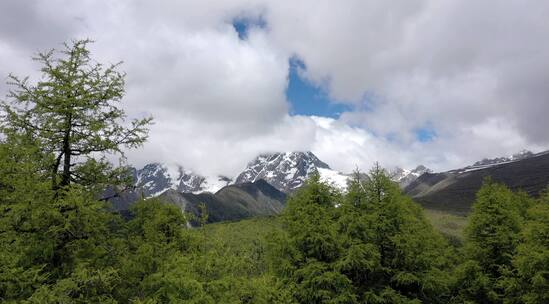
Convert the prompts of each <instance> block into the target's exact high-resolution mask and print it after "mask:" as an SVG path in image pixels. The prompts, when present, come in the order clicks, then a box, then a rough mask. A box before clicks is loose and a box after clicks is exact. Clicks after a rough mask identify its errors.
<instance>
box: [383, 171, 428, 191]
mask: <svg viewBox="0 0 549 304" xmlns="http://www.w3.org/2000/svg"><path fill="white" fill-rule="evenodd" d="M431 172H432V170H431V169H428V168H427V167H425V166H423V165H419V166H417V167H416V168H415V169H412V170H408V169H402V168H400V167H396V168H395V169H394V170H392V171H390V172H389V176H390V177H391V179H392V180H393V181H395V182H397V183H398V184H399V185H400V187H401V188H402V189H404V188H406V187H407V186H408V185H409V184H411V183H412V182H413V181H415V180H416V179H417V178H418V177H420V176H421V175H423V174H424V173H431Z"/></svg>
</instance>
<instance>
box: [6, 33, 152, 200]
mask: <svg viewBox="0 0 549 304" xmlns="http://www.w3.org/2000/svg"><path fill="white" fill-rule="evenodd" d="M90 42H91V41H90V40H77V41H74V42H72V43H70V44H65V45H64V49H63V50H62V51H57V52H56V51H55V50H51V51H49V52H44V53H39V54H38V57H36V58H35V60H36V61H38V62H39V63H40V64H41V65H42V67H41V72H42V77H41V80H40V81H38V82H37V83H36V84H31V83H30V82H29V80H28V77H26V78H19V77H16V76H13V75H10V81H9V82H8V84H9V85H11V88H12V89H11V90H10V94H9V95H8V98H9V100H8V101H4V102H2V110H3V111H4V113H5V115H4V117H3V120H4V121H3V123H2V125H1V128H2V129H4V132H8V133H11V134H26V136H28V137H30V138H32V139H33V140H34V141H37V143H38V144H39V146H40V147H41V148H42V150H43V151H44V152H45V153H51V154H52V155H53V159H52V160H51V162H50V163H49V164H48V166H47V168H45V169H47V170H48V172H49V173H50V176H51V183H52V188H53V189H54V190H57V189H60V188H62V187H65V186H68V185H69V184H71V183H73V182H74V183H77V184H80V185H87V186H94V187H101V186H105V185H109V184H117V183H118V182H120V180H121V174H122V172H121V171H120V170H115V169H114V168H112V166H111V165H110V164H109V163H108V162H107V161H106V159H105V154H106V153H110V154H116V153H122V152H123V150H122V149H123V148H124V147H129V148H134V147H138V146H140V145H141V144H142V143H143V142H144V141H145V140H146V138H147V131H148V130H147V125H148V124H149V123H150V122H151V118H144V119H134V120H132V121H131V125H130V126H126V125H125V118H126V116H125V113H124V110H123V109H122V108H121V107H120V102H121V100H122V97H123V95H124V76H125V75H124V74H123V73H121V72H119V71H118V67H119V64H114V65H110V66H106V67H105V66H103V65H102V64H100V63H96V62H95V61H94V60H93V59H92V58H91V56H90V51H89V50H88V45H89V43H90Z"/></svg>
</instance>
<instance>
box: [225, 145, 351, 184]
mask: <svg viewBox="0 0 549 304" xmlns="http://www.w3.org/2000/svg"><path fill="white" fill-rule="evenodd" d="M315 171H318V172H319V174H320V177H321V180H323V181H326V182H328V183H332V184H334V185H336V186H338V187H340V188H341V189H345V188H346V186H347V176H346V175H344V174H341V173H339V172H337V171H334V170H332V169H330V167H329V166H328V165H327V164H326V163H324V162H322V161H321V160H320V159H318V157H316V155H314V154H313V153H312V152H285V153H270V154H262V155H260V156H258V157H257V158H256V159H255V160H253V161H252V162H250V163H249V164H248V166H247V167H246V169H245V170H244V171H243V172H242V173H240V175H238V177H237V178H236V179H235V183H236V184H240V183H245V182H255V181H257V180H259V179H264V180H265V181H267V182H268V183H269V184H271V185H273V186H274V187H275V188H277V189H279V190H280V191H282V192H286V193H288V192H292V191H294V190H296V189H298V188H299V187H301V186H303V184H304V183H305V181H306V180H307V178H309V176H310V175H311V174H312V173H313V172H315Z"/></svg>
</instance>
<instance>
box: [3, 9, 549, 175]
mask: <svg viewBox="0 0 549 304" xmlns="http://www.w3.org/2000/svg"><path fill="white" fill-rule="evenodd" d="M547 15H549V5H548V4H547V3H546V2H544V1H526V2H525V1H505V2H501V1H495V0H493V1H481V2H463V1H457V0H450V1H444V2H441V1H435V0H411V1H405V2H402V1H359V0H355V1H347V2H345V4H343V3H340V2H334V1H312V0H304V1H299V2H296V1H267V0H260V1H249V0H228V1H178V2H174V1H155V2H150V1H129V0H128V1H78V2H76V1H63V0H56V1H51V2H50V1H48V3H47V5H46V4H44V3H42V2H39V1H26V2H21V1H16V0H8V1H3V2H2V3H1V4H0V56H1V57H2V58H3V60H2V61H0V77H2V78H3V77H5V76H6V75H7V74H8V73H9V72H14V73H15V74H18V75H28V74H30V75H32V76H33V78H34V79H36V78H37V77H38V75H39V73H38V72H37V66H36V64H35V63H33V62H31V61H30V57H31V56H32V55H33V54H34V53H36V51H38V50H44V49H47V48H50V47H58V46H60V43H61V42H63V41H67V40H70V39H73V38H87V37H90V38H92V39H94V40H96V43H95V44H94V45H93V46H92V51H93V55H94V56H95V57H96V58H97V60H98V61H100V62H107V63H108V62H112V63H114V62H117V61H119V60H123V61H124V64H123V66H122V67H123V69H124V70H125V71H126V72H127V74H128V78H127V87H126V88H127V94H126V97H125V100H124V104H125V106H126V110H127V112H128V113H129V115H130V116H132V117H136V116H142V115H146V114H152V115H153V116H154V117H155V120H156V123H155V125H153V126H152V128H151V133H150V140H149V142H148V143H147V144H146V145H145V146H144V147H143V149H141V150H138V151H131V152H130V153H129V154H128V156H129V157H130V161H132V162H134V163H136V164H138V165H142V164H144V163H145V162H149V161H164V162H170V163H180V164H182V165H184V166H186V167H190V168H193V169H195V170H197V171H199V172H203V173H206V174H213V173H221V174H227V175H233V174H235V173H236V172H238V171H239V170H241V169H242V167H243V166H245V164H246V162H248V161H249V160H251V159H252V158H253V157H254V156H255V155H256V154H257V153H260V152H267V151H291V150H312V151H314V152H315V153H316V154H318V156H319V157H320V158H321V159H323V160H324V161H326V162H327V163H329V164H330V165H331V166H332V167H334V168H335V169H338V170H342V171H350V170H352V169H354V167H355V166H359V167H360V168H363V169H365V168H367V167H369V166H370V165H371V164H372V163H373V162H374V161H379V162H381V163H382V164H384V165H387V166H392V165H400V166H406V167H411V166H415V165H417V164H420V163H423V164H426V165H428V166H431V167H433V168H435V169H450V168H454V167H457V166H462V165H465V164H468V163H471V162H474V161H476V160H478V159H479V158H482V157H494V156H499V155H501V154H510V153H513V152H516V151H518V150H520V149H523V148H530V149H533V150H540V149H543V148H544V147H545V148H546V147H547V145H548V143H549V133H547V132H546V130H548V129H549V120H548V119H546V116H547V113H549V101H548V98H549V86H547V84H546V81H547V79H549V40H548V39H547V38H546V37H549V20H548V19H547V18H546V16H547ZM234 20H261V21H262V22H264V24H263V23H262V26H253V27H250V28H248V32H247V35H246V39H245V40H242V39H239V35H238V33H237V31H236V30H235V29H234V27H233V25H232V22H233V21H234ZM291 58H298V59H299V60H301V61H303V62H304V64H305V66H306V69H305V70H303V71H300V75H301V76H302V77H304V78H306V80H307V81H310V82H312V83H313V84H316V85H318V86H321V87H322V88H323V90H324V91H325V92H327V93H328V94H329V96H330V97H331V99H332V100H334V101H337V102H341V103H346V104H348V105H350V106H349V108H351V109H352V110H350V111H348V112H345V113H343V114H342V115H341V117H340V118H339V119H328V118H320V117H311V116H290V115H289V114H288V113H289V109H290V106H289V104H288V101H287V100H286V96H285V90H286V88H287V86H288V72H289V60H290V59H291ZM6 89H7V88H6V86H5V85H4V84H3V83H1V84H0V94H2V95H5V94H4V93H5V92H6ZM425 128H428V129H429V131H430V132H432V134H436V136H434V137H432V138H430V139H429V140H423V141H422V140H418V136H417V131H418V130H421V129H425Z"/></svg>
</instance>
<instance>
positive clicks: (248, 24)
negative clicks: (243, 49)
mask: <svg viewBox="0 0 549 304" xmlns="http://www.w3.org/2000/svg"><path fill="white" fill-rule="evenodd" d="M232 24H233V27H234V29H235V31H236V32H237V33H238V38H239V39H240V40H246V39H247V38H248V32H249V31H250V28H252V27H258V28H265V27H266V26H267V23H266V22H265V20H264V19H263V18H262V17H261V16H259V17H256V18H252V17H239V18H236V19H233V23H232Z"/></svg>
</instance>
